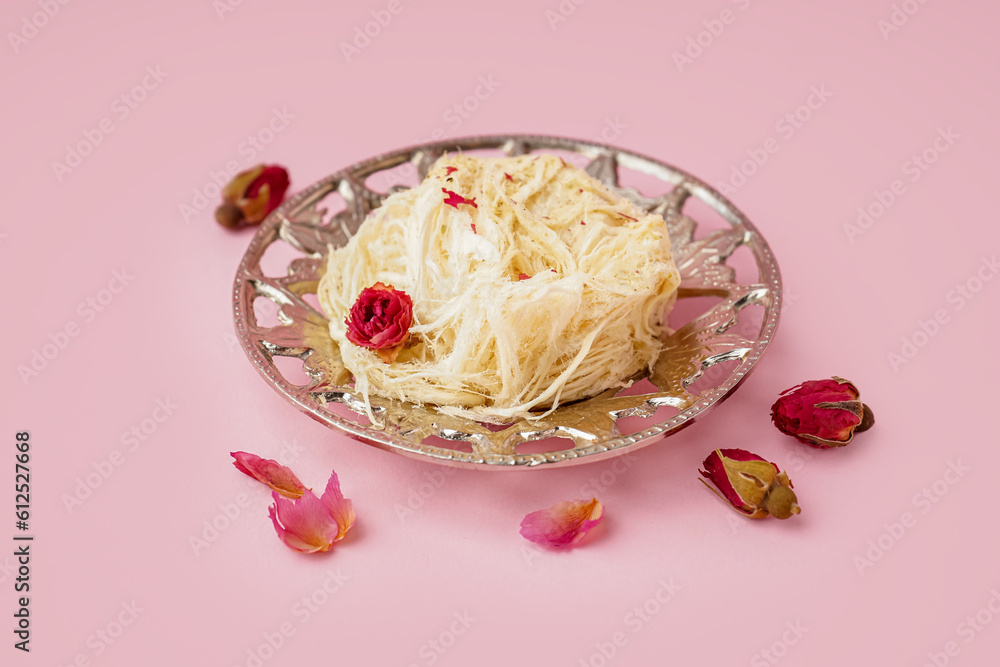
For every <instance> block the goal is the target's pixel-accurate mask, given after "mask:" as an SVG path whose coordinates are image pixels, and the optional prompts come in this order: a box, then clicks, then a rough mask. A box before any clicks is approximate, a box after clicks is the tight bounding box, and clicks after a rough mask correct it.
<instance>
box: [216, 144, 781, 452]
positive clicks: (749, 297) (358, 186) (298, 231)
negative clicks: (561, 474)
mask: <svg viewBox="0 0 1000 667" xmlns="http://www.w3.org/2000/svg"><path fill="white" fill-rule="evenodd" d="M446 151H448V152H457V151H463V152H466V153H471V154H474V155H475V154H484V153H485V154H493V155H497V154H506V155H521V154H525V153H531V152H555V153H556V154H559V155H561V156H563V157H564V159H566V160H567V161H570V162H573V163H574V164H577V165H578V166H583V167H585V168H586V170H587V171H588V173H590V174H591V175H592V176H594V177H596V178H598V179H600V180H601V181H602V182H604V183H605V184H606V185H607V186H608V187H610V188H612V189H613V190H615V191H617V192H618V193H619V194H621V195H622V196H624V197H627V198H628V199H630V200H631V201H632V202H634V203H635V204H636V205H637V206H639V207H640V208H642V209H644V210H647V211H652V212H655V213H658V214H660V215H662V216H663V218H664V219H665V220H666V222H667V226H668V229H669V233H670V240H671V244H672V248H673V254H674V259H675V261H676V263H677V266H678V268H679V269H680V274H681V286H680V288H679V291H678V300H677V305H676V306H675V308H674V313H679V312H681V311H683V310H684V306H683V304H685V303H686V302H687V301H686V300H688V299H692V298H697V297H712V298H714V299H716V300H717V301H716V302H714V303H711V304H709V305H705V299H702V300H700V301H691V302H687V303H691V304H701V306H700V309H699V308H695V312H693V313H689V315H690V317H688V318H687V320H688V321H686V323H676V322H673V321H672V322H671V324H674V325H677V329H676V330H673V331H672V333H671V334H670V335H669V336H666V337H665V343H666V344H665V346H664V352H663V354H661V356H660V358H659V359H658V361H657V362H656V364H655V365H654V367H653V372H652V373H650V374H649V376H648V377H646V378H645V379H644V380H643V381H642V382H641V383H640V384H637V385H635V386H633V387H632V388H631V389H629V390H623V391H615V390H612V391H609V392H605V393H604V394H601V395H599V396H595V397H593V398H590V399H587V400H583V401H577V402H575V403H571V404H567V405H562V406H560V407H559V408H558V409H557V410H555V411H554V412H553V413H552V414H550V415H548V416H547V417H545V418H543V419H540V420H532V421H526V420H521V421H518V422H514V423H513V424H511V425H510V426H508V427H506V428H504V429H502V430H497V427H488V426H486V425H483V424H480V423H477V422H474V421H471V420H465V419H458V418H454V417H447V416H444V415H441V414H439V413H437V412H436V411H435V410H434V409H433V406H420V405H413V404H408V403H402V402H398V401H389V400H385V399H380V398H376V397H372V409H373V414H374V416H375V419H376V421H375V422H371V421H369V419H368V418H367V417H366V416H365V415H366V410H365V406H364V400H363V399H362V398H361V397H360V396H359V395H357V394H355V393H353V388H352V386H351V376H350V373H349V372H348V371H347V370H346V369H345V368H344V366H343V364H342V362H341V360H340V353H339V350H338V349H337V345H336V343H335V342H334V341H333V340H332V339H331V338H330V336H329V334H328V330H327V318H326V316H325V315H324V314H323V313H322V312H321V311H320V310H319V309H318V308H317V307H315V306H314V305H312V303H313V302H314V301H315V299H314V298H309V297H308V295H310V294H313V295H314V294H315V292H316V287H317V284H318V281H319V278H320V276H321V275H322V271H323V270H324V266H325V256H326V253H327V248H328V247H329V246H333V247H339V246H341V245H343V244H345V243H346V242H347V241H348V239H350V237H351V236H352V235H353V234H354V233H355V231H356V230H357V229H358V226H359V225H360V224H361V222H362V220H364V218H365V216H366V215H367V213H368V211H370V210H371V209H373V208H375V207H377V206H378V205H379V204H380V203H381V202H382V201H383V199H384V198H385V197H386V196H387V193H391V192H395V191H398V190H401V189H405V188H406V187H408V186H407V185H404V184H401V181H405V180H407V179H409V180H410V181H412V183H411V184H413V183H416V182H419V180H422V179H423V177H424V176H425V175H426V173H427V170H428V168H429V167H430V165H431V164H433V162H434V160H435V159H436V158H437V157H438V156H439V155H441V154H442V153H443V152H446ZM637 180H638V181H642V183H643V189H644V190H646V191H648V190H650V189H652V190H654V191H655V192H653V193H651V194H644V193H641V192H640V191H639V190H638V189H637V188H635V187H630V185H631V184H632V183H634V182H636V181H637ZM380 184H381V185H382V186H390V185H391V187H383V188H378V187H377V186H378V185H380ZM650 184H652V185H650ZM376 189H385V190H386V192H380V191H376ZM338 195H339V197H338ZM697 202H701V204H698V205H696V206H692V205H693V204H697ZM704 205H707V206H704ZM698 206H701V211H700V212H699V213H696V212H694V211H691V210H688V209H689V208H697V207H698ZM713 212H714V214H713ZM706 213H707V214H708V216H707V217H712V218H715V221H716V226H715V228H710V229H707V230H706V227H709V226H710V225H709V224H706V223H705V221H704V220H702V219H701V218H705V217H706V215H705V214H706ZM715 214H717V215H715ZM695 217H699V220H698V221H696V220H695ZM699 225H701V227H699ZM276 244H277V245H282V244H287V246H290V248H287V249H288V250H293V251H294V253H293V254H294V256H293V257H291V258H290V259H284V260H281V261H280V264H281V269H280V270H279V271H278V273H280V274H281V275H265V271H264V270H263V269H262V268H261V260H262V258H264V256H265V253H267V252H268V251H269V250H272V249H273V248H274V247H275V246H276ZM743 247H745V248H748V249H749V250H750V252H751V253H752V260H751V259H749V258H747V261H750V262H752V263H753V264H755V268H756V272H757V275H756V276H754V277H753V279H752V280H749V281H747V282H740V281H739V280H738V279H737V275H736V271H735V269H734V267H733V266H731V265H730V264H728V263H727V262H731V261H732V257H733V254H734V253H735V252H736V251H737V250H739V249H740V248H743ZM257 299H262V300H264V301H263V304H264V305H269V306H270V307H271V310H272V311H274V315H275V316H276V321H275V322H274V323H273V324H272V325H271V326H268V325H265V324H264V323H262V322H260V321H259V319H261V318H258V314H257V311H256V309H255V303H254V302H255V300H257ZM754 307H759V308H754ZM262 310H266V308H265V309H262ZM688 310H690V309H688ZM780 310H781V275H780V273H779V271H778V265H777V263H776V262H775V259H774V256H773V254H772V253H771V249H770V248H769V247H768V245H767V242H766V241H765V240H764V238H763V237H762V236H761V235H760V232H758V231H757V229H756V228H755V227H754V226H753V225H752V224H751V223H750V221H749V220H747V219H746V217H745V216H744V215H743V214H742V213H740V211H738V210H737V209H736V207H734V206H733V205H732V204H731V203H730V202H729V201H728V200H727V199H726V198H725V197H723V196H722V195H720V194H719V193H718V192H716V191H715V190H713V189H712V188H711V187H710V186H708V185H707V184H706V183H704V182H703V181H701V180H699V179H697V178H695V177H694V176H691V175H690V174H688V173H686V172H684V171H681V170H680V169H677V168H676V167H672V166H670V165H668V164H666V163H663V162H660V161H659V160H654V159H652V158H649V157H645V156H643V155H639V154H637V153H633V152H631V151H626V150H623V149H621V148H615V147H612V146H606V145H602V144H598V143H593V142H589V141H579V140H575V139H564V138H559V137H547V136H533V135H496V136H481V137H467V138H462V139H450V140H446V141H438V142H432V143H427V144H420V145H418V146H412V147H410V148H404V149H401V150H397V151H393V152H391V153H386V154H384V155H380V156H378V157H374V158H371V159H369V160H365V161H363V162H359V163H357V164H354V165H351V166H350V167H347V168H345V169H343V170H341V171H338V172H337V173H335V174H332V175H330V176H328V177H326V178H324V179H323V180H321V181H319V182H317V183H314V184H313V185H310V186H309V187H307V188H305V189H304V190H302V191H301V192H299V193H297V194H296V195H294V196H293V197H292V198H291V199H289V200H288V201H286V202H285V203H284V204H283V205H282V206H281V207H279V208H278V209H277V210H275V211H274V212H273V213H271V215H269V216H268V217H267V219H266V220H265V221H264V222H263V224H262V225H261V226H260V228H259V229H258V230H257V233H256V235H255V236H254V238H253V241H252V242H251V243H250V247H249V248H247V251H246V254H245V255H244V256H243V260H242V262H241V263H240V266H239V270H238V271H237V274H236V281H235V284H234V286H233V317H234V321H235V324H236V332H237V334H238V336H239V339H240V341H241V343H242V345H243V349H244V350H245V351H246V353H247V356H248V357H249V358H250V360H251V361H252V362H253V364H254V366H255V367H256V368H257V370H258V371H260V373H261V375H263V376H264V378H265V379H266V380H267V382H268V383H269V384H270V385H271V386H272V387H273V388H274V389H275V390H276V391H278V393H280V394H281V395H282V396H284V397H285V398H286V399H288V400H289V401H290V402H291V403H292V404H293V405H295V406H296V407H297V408H299V409H300V410H302V411H303V412H305V413H306V414H308V415H309V416H311V417H312V418H313V419H316V420H317V421H319V422H321V423H323V424H325V425H327V426H329V427H330V428H333V429H335V430H337V431H340V432H342V433H346V434H347V435H350V436H351V437H353V438H356V439H358V440H361V441H363V442H366V443H368V444H371V445H374V446H376V447H380V448H382V449H385V450H388V451H392V452H396V453H399V454H403V455H406V456H410V457H413V458H417V459H421V460H425V461H433V462H436V463H442V464H447V465H453V466H460V467H466V468H478V469H518V468H539V467H552V466H560V465H573V464H579V463H586V462H593V461H598V460H602V459H605V458H608V457H611V456H616V455H619V454H624V453H626V452H629V451H634V450H635V449H638V448H639V447H642V446H645V445H648V444H650V443H652V442H654V441H656V440H658V439H660V438H662V437H664V436H667V435H670V434H672V433H676V432H677V431H679V430H680V429H682V428H684V427H686V426H688V425H690V424H691V423H692V422H694V421H695V420H697V419H700V418H701V417H702V416H704V415H705V414H706V413H707V412H708V411H709V410H710V409H711V408H712V407H714V406H715V405H717V404H718V403H720V402H721V401H722V400H723V399H725V398H726V397H728V396H729V395H730V394H731V393H732V391H733V390H734V389H736V387H738V386H739V385H740V384H741V383H742V382H743V380H745V379H746V377H747V374H748V373H749V372H750V371H751V370H752V369H753V367H754V365H755V364H756V363H757V361H758V360H759V359H760V356H761V355H762V354H763V352H764V350H765V349H766V348H767V345H768V343H769V342H770V341H771V338H772V337H773V336H774V332H775V329H776V328H777V326H778V315H779V313H780ZM672 318H673V316H672ZM281 357H285V358H289V359H293V360H299V361H301V363H302V366H301V371H302V373H304V374H301V373H300V374H299V375H300V376H301V377H300V378H299V381H298V382H293V381H292V380H290V379H289V377H287V376H289V375H295V373H294V372H292V371H287V368H286V371H287V372H282V370H281V369H280V368H279V364H277V363H276V361H275V360H276V358H281ZM295 363H296V365H297V363H298V362H295ZM282 365H284V364H282ZM643 387H645V389H643ZM637 392H639V393H637ZM525 450H527V451H525Z"/></svg>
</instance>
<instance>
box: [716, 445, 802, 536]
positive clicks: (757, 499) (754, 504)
mask: <svg viewBox="0 0 1000 667" xmlns="http://www.w3.org/2000/svg"><path fill="white" fill-rule="evenodd" d="M702 465H704V466H705V469H704V470H699V471H698V472H700V473H701V476H702V477H704V478H705V479H707V480H709V481H711V482H712V484H715V486H717V487H718V489H719V490H718V491H715V489H712V487H711V486H710V485H709V483H708V482H706V481H705V479H703V480H701V483H702V484H704V485H705V486H707V487H708V488H710V489H712V491H715V493H716V494H717V495H718V496H719V497H720V498H722V499H723V500H725V501H726V502H728V503H729V504H730V505H732V506H733V509H735V510H736V511H737V512H739V513H740V514H743V515H745V516H748V517H750V518H751V519H763V518H764V517H766V516H773V517H775V518H776V519H787V518H788V517H790V516H792V515H793V514H798V513H799V511H800V510H799V504H798V500H797V499H796V497H795V492H794V491H792V481H791V480H790V479H788V475H787V474H786V473H784V472H780V471H779V470H778V466H776V465H774V464H773V463H771V462H770V461H765V460H764V459H762V458H761V457H759V456H757V455H756V454H751V453H750V452H748V451H746V450H743V449H716V450H715V451H714V452H712V453H711V454H709V455H708V458H707V459H705V462H704V463H703V464H702Z"/></svg>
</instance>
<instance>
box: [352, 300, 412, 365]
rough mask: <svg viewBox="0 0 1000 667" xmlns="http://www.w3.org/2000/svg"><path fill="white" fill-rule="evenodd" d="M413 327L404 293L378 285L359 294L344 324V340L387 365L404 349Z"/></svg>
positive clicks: (408, 304)
mask: <svg viewBox="0 0 1000 667" xmlns="http://www.w3.org/2000/svg"><path fill="white" fill-rule="evenodd" d="M412 323H413V301H412V300H411V299H410V295H409V294H407V293H406V292H401V291H400V290H398V289H395V288H394V287H393V286H392V285H386V284H384V283H381V282H378V283H375V284H374V285H372V286H371V287H366V288H365V289H363V290H361V294H359V295H358V300H357V301H355V302H354V305H353V306H351V312H350V314H349V315H348V317H347V319H346V320H344V324H346V325H347V331H346V336H347V340H349V341H351V342H352V343H354V344H355V345H360V346H361V347H367V348H369V349H372V350H375V352H376V353H378V355H379V356H380V357H382V361H384V362H385V363H387V364H391V363H392V362H393V361H395V360H396V355H397V354H399V351H400V350H401V349H403V346H404V345H406V341H407V340H408V339H409V337H410V325H411V324H412Z"/></svg>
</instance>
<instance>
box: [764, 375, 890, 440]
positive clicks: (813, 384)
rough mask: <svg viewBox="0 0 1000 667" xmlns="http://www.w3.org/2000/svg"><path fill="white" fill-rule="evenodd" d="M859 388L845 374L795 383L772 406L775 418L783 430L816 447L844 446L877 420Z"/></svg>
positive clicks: (775, 422) (776, 423)
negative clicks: (827, 378) (865, 402)
mask: <svg viewBox="0 0 1000 667" xmlns="http://www.w3.org/2000/svg"><path fill="white" fill-rule="evenodd" d="M859 399H860V394H859V393H858V388H857V387H855V386H854V384H853V383H851V382H848V381H847V380H845V379H843V378H839V377H836V376H834V377H833V378H832V379H829V380H810V381H809V382H803V383H802V384H800V385H799V386H797V387H792V388H791V389H788V390H787V391H785V392H784V393H782V394H781V397H780V398H779V399H778V400H777V401H775V403H774V405H772V406H771V421H773V422H774V425H775V426H777V427H778V430H779V431H781V432H782V433H787V434H788V435H790V436H792V437H794V438H795V439H797V440H798V441H799V442H804V443H805V444H807V445H812V446H813V447H821V448H823V449H826V448H828V447H843V446H844V445H846V444H847V443H849V442H850V441H851V439H852V438H853V437H854V433H855V432H857V433H860V432H862V431H867V430H868V429H870V428H871V427H872V425H873V424H875V415H874V414H873V413H872V411H871V408H869V407H868V406H867V405H865V404H864V403H862V402H861V401H860V400H859Z"/></svg>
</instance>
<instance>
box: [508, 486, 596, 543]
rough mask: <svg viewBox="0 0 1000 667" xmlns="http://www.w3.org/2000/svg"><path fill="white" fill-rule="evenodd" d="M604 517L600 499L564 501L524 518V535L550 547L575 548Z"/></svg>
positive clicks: (532, 540) (530, 539) (522, 531)
mask: <svg viewBox="0 0 1000 667" xmlns="http://www.w3.org/2000/svg"><path fill="white" fill-rule="evenodd" d="M603 516H604V506H603V505H601V501H599V500H598V499H597V498H591V499H590V500H565V501H563V502H561V503H556V504H555V505H553V506H552V507H548V508H546V509H543V510H539V511H537V512H532V513H531V514H528V515H527V516H526V517H524V520H523V521H521V535H523V536H524V537H525V539H527V540H529V541H531V542H534V543H536V544H541V545H543V546H547V547H555V548H567V547H572V546H574V545H575V544H577V543H578V542H579V541H580V540H582V539H583V538H584V536H586V534H587V533H588V532H590V530H591V529H593V528H594V527H596V526H597V524H599V523H600V522H601V518H602V517H603Z"/></svg>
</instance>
